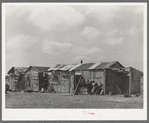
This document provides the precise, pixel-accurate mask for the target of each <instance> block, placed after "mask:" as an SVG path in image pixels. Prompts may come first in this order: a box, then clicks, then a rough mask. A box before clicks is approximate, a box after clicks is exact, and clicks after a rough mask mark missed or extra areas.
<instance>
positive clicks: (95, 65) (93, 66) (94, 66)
mask: <svg viewBox="0 0 149 123" xmlns="http://www.w3.org/2000/svg"><path fill="white" fill-rule="evenodd" d="M100 64H101V63H95V64H94V65H92V66H91V67H90V68H89V69H94V68H96V67H97V66H98V65H100Z"/></svg>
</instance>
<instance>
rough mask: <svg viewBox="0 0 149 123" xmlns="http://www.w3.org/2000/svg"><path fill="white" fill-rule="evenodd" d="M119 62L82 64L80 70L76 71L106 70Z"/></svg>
mask: <svg viewBox="0 0 149 123" xmlns="http://www.w3.org/2000/svg"><path fill="white" fill-rule="evenodd" d="M116 62H117V61H112V62H101V63H86V64H82V65H81V66H79V67H78V68H76V69H74V70H91V69H94V70H97V69H104V68H110V66H112V65H113V64H115V63H116Z"/></svg>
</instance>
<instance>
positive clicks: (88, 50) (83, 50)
mask: <svg viewBox="0 0 149 123" xmlns="http://www.w3.org/2000/svg"><path fill="white" fill-rule="evenodd" d="M101 51H102V50H101V49H99V48H97V47H91V48H86V47H81V46H74V48H73V54H81V55H89V54H95V53H101Z"/></svg>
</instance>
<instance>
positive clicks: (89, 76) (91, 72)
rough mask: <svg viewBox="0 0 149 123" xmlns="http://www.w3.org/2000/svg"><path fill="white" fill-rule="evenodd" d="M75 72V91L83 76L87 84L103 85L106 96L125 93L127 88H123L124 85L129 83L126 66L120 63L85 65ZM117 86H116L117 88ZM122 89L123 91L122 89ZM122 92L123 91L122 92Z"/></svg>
mask: <svg viewBox="0 0 149 123" xmlns="http://www.w3.org/2000/svg"><path fill="white" fill-rule="evenodd" d="M73 71H74V75H75V76H74V89H76V87H77V85H78V82H79V79H80V77H81V76H83V78H84V79H85V82H88V81H95V82H96V83H97V84H98V85H99V84H100V83H102V84H103V88H104V94H107V93H109V92H112V93H124V92H125V91H126V88H123V87H124V85H123V86H122V83H123V84H125V83H127V82H126V81H127V79H128V77H127V72H126V71H125V69H124V66H123V65H121V64H120V63H119V62H118V61H113V62H101V63H85V64H82V65H80V66H79V67H77V68H76V69H74V70H73ZM115 84H116V86H115ZM120 88H121V89H120ZM120 90H123V92H121V91H120Z"/></svg>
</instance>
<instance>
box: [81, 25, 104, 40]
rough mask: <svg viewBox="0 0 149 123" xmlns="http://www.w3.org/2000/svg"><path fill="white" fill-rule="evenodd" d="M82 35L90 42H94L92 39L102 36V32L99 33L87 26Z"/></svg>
mask: <svg viewBox="0 0 149 123" xmlns="http://www.w3.org/2000/svg"><path fill="white" fill-rule="evenodd" d="M81 35H83V36H84V37H86V38H87V39H89V40H92V39H95V38H96V37H97V36H98V35H101V32H99V31H98V30H97V29H96V28H94V27H89V26H86V27H85V28H84V30H83V31H82V32H81Z"/></svg>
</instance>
